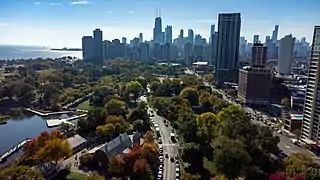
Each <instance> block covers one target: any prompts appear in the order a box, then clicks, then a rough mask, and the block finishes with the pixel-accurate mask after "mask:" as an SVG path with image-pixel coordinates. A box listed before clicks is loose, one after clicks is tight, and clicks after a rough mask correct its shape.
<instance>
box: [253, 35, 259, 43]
mask: <svg viewBox="0 0 320 180" xmlns="http://www.w3.org/2000/svg"><path fill="white" fill-rule="evenodd" d="M252 43H253V44H257V43H259V35H253V41H252Z"/></svg>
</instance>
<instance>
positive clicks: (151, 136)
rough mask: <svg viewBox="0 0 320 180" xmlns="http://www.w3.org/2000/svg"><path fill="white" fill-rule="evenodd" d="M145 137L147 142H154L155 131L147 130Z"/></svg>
mask: <svg viewBox="0 0 320 180" xmlns="http://www.w3.org/2000/svg"><path fill="white" fill-rule="evenodd" d="M143 139H144V142H145V143H150V144H153V143H154V133H153V131H147V132H146V133H145V134H144V138H143Z"/></svg>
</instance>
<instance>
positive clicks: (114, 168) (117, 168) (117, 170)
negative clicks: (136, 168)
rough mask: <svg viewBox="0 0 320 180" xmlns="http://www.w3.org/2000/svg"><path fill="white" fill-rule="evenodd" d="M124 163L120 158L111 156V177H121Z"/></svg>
mask: <svg viewBox="0 0 320 180" xmlns="http://www.w3.org/2000/svg"><path fill="white" fill-rule="evenodd" d="M124 163H125V162H124V161H123V158H122V157H121V156H111V157H109V167H108V169H109V173H110V175H111V176H115V177H122V176H123V175H124V174H123V173H124V170H123V166H124Z"/></svg>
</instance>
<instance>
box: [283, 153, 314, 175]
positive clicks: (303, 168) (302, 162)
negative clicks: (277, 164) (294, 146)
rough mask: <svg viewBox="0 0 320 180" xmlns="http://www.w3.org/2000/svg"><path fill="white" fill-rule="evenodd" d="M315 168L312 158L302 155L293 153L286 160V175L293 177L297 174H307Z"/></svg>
mask: <svg viewBox="0 0 320 180" xmlns="http://www.w3.org/2000/svg"><path fill="white" fill-rule="evenodd" d="M312 166H314V164H313V160H312V158H311V157H310V156H308V155H306V154H302V153H293V154H291V156H289V157H287V158H285V159H284V168H285V174H286V175H287V176H289V177H293V176H294V175H296V174H306V173H307V172H308V169H309V168H310V167H312Z"/></svg>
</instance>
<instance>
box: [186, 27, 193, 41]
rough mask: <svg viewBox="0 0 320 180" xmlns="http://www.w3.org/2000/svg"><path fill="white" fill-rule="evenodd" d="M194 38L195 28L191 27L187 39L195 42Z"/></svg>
mask: <svg viewBox="0 0 320 180" xmlns="http://www.w3.org/2000/svg"><path fill="white" fill-rule="evenodd" d="M193 39H194V33H193V30H192V29H189V30H188V39H187V41H188V42H191V43H193Z"/></svg>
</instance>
